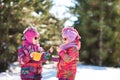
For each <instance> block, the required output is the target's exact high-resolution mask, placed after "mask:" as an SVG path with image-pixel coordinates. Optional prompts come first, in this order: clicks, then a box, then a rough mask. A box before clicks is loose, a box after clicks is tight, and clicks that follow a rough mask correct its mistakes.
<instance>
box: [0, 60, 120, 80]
mask: <svg viewBox="0 0 120 80" xmlns="http://www.w3.org/2000/svg"><path fill="white" fill-rule="evenodd" d="M56 73H57V70H56V63H54V64H53V63H49V64H47V65H44V66H43V73H42V75H43V78H42V80H58V79H57V78H56ZM0 80H21V79H20V67H19V63H18V62H15V63H13V64H11V65H10V68H9V69H8V70H7V71H6V72H3V73H0ZM75 80H120V68H112V67H99V66H90V65H82V64H78V66H77V74H76V79H75Z"/></svg>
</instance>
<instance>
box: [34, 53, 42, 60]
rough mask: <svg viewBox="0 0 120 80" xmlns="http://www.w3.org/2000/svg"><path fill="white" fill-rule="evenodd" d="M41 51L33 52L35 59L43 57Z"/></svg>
mask: <svg viewBox="0 0 120 80" xmlns="http://www.w3.org/2000/svg"><path fill="white" fill-rule="evenodd" d="M41 55H42V54H41V53H38V52H33V60H35V61H39V60H40V59H41Z"/></svg>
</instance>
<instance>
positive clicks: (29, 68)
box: [18, 27, 50, 80]
mask: <svg viewBox="0 0 120 80" xmlns="http://www.w3.org/2000/svg"><path fill="white" fill-rule="evenodd" d="M39 37H40V36H39V33H38V31H37V30H36V28H34V27H28V28H26V29H25V31H24V32H23V41H22V46H21V47H20V48H19V49H18V61H19V63H20V66H21V80H41V78H42V76H41V73H42V62H43V61H46V60H47V59H49V56H50V50H49V51H47V52H45V51H44V50H43V48H42V47H40V45H39ZM36 54H37V56H36V57H35V55H36Z"/></svg>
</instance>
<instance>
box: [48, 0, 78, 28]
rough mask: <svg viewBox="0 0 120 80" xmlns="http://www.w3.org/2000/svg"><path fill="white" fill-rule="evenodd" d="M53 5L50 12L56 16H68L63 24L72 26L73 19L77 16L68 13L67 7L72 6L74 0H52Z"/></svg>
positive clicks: (60, 17) (61, 17)
mask: <svg viewBox="0 0 120 80" xmlns="http://www.w3.org/2000/svg"><path fill="white" fill-rule="evenodd" d="M52 1H53V5H54V6H53V7H52V8H51V10H50V12H51V13H53V14H54V15H55V16H56V17H57V18H59V19H63V18H69V20H67V21H66V22H65V24H64V26H72V25H73V21H75V20H77V18H76V17H75V16H73V15H71V14H70V13H69V9H68V8H67V7H70V6H72V7H74V6H75V5H74V2H75V1H74V0H52Z"/></svg>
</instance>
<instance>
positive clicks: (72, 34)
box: [62, 27, 81, 42]
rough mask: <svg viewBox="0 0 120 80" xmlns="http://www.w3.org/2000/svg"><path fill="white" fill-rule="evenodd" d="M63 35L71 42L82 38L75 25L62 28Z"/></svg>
mask: <svg viewBox="0 0 120 80" xmlns="http://www.w3.org/2000/svg"><path fill="white" fill-rule="evenodd" d="M62 37H66V38H67V39H68V40H69V42H73V41H75V40H76V39H81V37H80V36H79V34H78V32H77V30H76V29H74V28H73V27H66V28H63V29H62Z"/></svg>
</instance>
